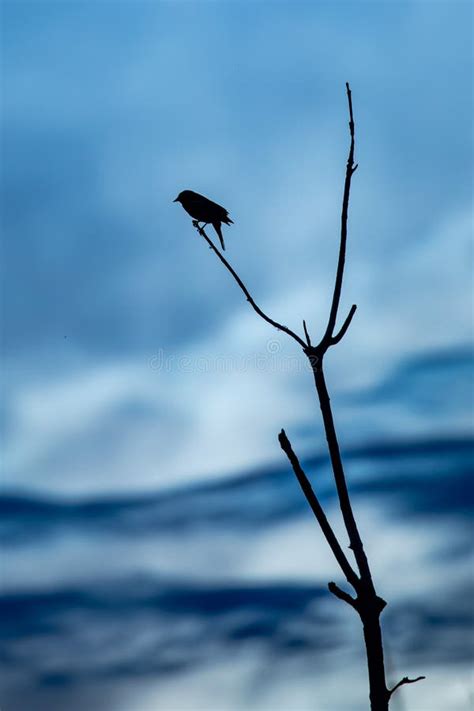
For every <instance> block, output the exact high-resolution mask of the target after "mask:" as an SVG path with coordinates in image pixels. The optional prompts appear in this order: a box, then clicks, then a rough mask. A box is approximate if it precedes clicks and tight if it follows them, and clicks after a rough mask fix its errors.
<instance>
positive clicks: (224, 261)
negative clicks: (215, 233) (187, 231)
mask: <svg viewBox="0 0 474 711" xmlns="http://www.w3.org/2000/svg"><path fill="white" fill-rule="evenodd" d="M195 227H196V229H197V231H198V232H199V234H200V235H201V237H204V239H205V240H206V242H207V243H208V245H209V247H210V248H211V249H212V250H213V251H214V252H215V253H216V254H217V256H218V257H219V259H220V260H221V262H222V264H223V265H224V266H225V268H226V269H227V271H229V272H230V273H231V274H232V276H233V277H234V279H235V281H236V282H237V284H238V285H239V286H240V288H241V289H242V291H243V292H244V294H245V296H246V297H247V301H248V302H249V304H250V306H251V307H252V308H253V310H254V311H256V312H257V313H258V315H259V316H261V317H262V318H263V319H264V320H265V321H266V322H267V323H269V324H271V325H272V326H273V327H274V328H276V329H278V330H279V331H284V332H285V333H287V334H288V335H289V336H291V338H293V339H294V340H295V341H296V342H297V343H299V344H300V346H302V347H303V348H306V345H307V344H306V343H305V342H304V341H303V339H302V338H300V336H298V334H296V333H295V332H294V331H292V330H291V328H288V327H287V326H283V324H281V323H278V321H274V320H273V319H272V318H270V316H267V314H266V313H264V312H263V311H262V309H261V308H260V307H259V306H257V304H256V303H255V301H254V300H253V298H252V296H251V294H250V292H249V290H248V289H247V287H246V286H245V284H244V282H243V281H242V279H241V278H240V277H239V275H238V274H237V272H236V271H235V269H233V268H232V267H231V265H230V264H229V262H228V261H227V259H226V258H225V257H223V256H222V254H221V253H220V252H219V250H218V249H217V247H216V246H215V245H214V243H213V242H212V240H211V239H210V238H209V237H208V236H207V234H206V233H205V232H204V228H203V227H199V225H198V224H196V225H195Z"/></svg>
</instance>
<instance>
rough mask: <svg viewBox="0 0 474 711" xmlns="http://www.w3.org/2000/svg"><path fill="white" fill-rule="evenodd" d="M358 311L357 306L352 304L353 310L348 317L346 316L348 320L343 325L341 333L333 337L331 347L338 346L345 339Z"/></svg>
mask: <svg viewBox="0 0 474 711" xmlns="http://www.w3.org/2000/svg"><path fill="white" fill-rule="evenodd" d="M356 311H357V305H356V304H352V306H351V310H350V311H349V313H348V315H347V316H346V320H345V321H344V323H343V324H342V326H341V329H340V331H339V333H337V334H336V335H335V336H333V338H331V345H332V346H334V345H336V343H339V341H341V340H342V339H343V338H344V336H345V334H346V331H347V329H348V328H349V326H350V325H351V321H352V318H353V316H354V314H355V312H356Z"/></svg>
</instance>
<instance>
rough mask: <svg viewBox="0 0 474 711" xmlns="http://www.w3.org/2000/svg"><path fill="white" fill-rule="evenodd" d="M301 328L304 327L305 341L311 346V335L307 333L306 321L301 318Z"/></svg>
mask: <svg viewBox="0 0 474 711" xmlns="http://www.w3.org/2000/svg"><path fill="white" fill-rule="evenodd" d="M303 328H304V335H305V336H306V343H307V345H308V346H311V345H312V344H311V336H310V335H309V333H308V329H307V327H306V321H305V320H304V319H303Z"/></svg>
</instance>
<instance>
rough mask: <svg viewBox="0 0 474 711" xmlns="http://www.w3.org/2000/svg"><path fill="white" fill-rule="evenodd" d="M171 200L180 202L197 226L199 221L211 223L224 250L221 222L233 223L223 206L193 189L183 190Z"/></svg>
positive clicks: (205, 223) (206, 223)
mask: <svg viewBox="0 0 474 711" xmlns="http://www.w3.org/2000/svg"><path fill="white" fill-rule="evenodd" d="M173 202H179V203H181V205H182V206H183V207H184V209H185V210H186V212H187V213H188V215H191V217H194V219H195V221H196V223H197V225H198V226H199V223H200V222H204V227H205V226H206V225H209V224H210V225H212V226H213V227H214V229H215V231H216V232H217V236H218V237H219V239H220V242H221V245H222V249H223V250H225V244H224V238H223V236H222V229H221V224H222V223H224V224H225V225H233V224H234V223H233V221H232V220H231V219H230V217H229V213H228V212H227V210H226V209H225V207H221V206H220V205H218V204H217V203H216V202H212V200H209V199H208V198H207V197H204V195H199V193H195V192H194V191H193V190H183V191H182V192H180V194H179V195H178V197H177V198H176V200H173Z"/></svg>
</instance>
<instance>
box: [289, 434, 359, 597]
mask: <svg viewBox="0 0 474 711" xmlns="http://www.w3.org/2000/svg"><path fill="white" fill-rule="evenodd" d="M278 441H279V442H280V446H281V448H282V450H283V451H284V452H285V454H286V456H287V457H288V459H289V461H290V464H291V466H292V467H293V471H294V473H295V476H296V478H297V479H298V482H299V484H300V486H301V489H302V490H303V494H304V495H305V497H306V500H307V502H308V504H309V505H310V507H311V510H312V512H313V513H314V515H315V517H316V519H317V521H318V523H319V526H320V528H321V530H322V532H323V534H324V537H325V538H326V541H327V542H328V544H329V547H330V548H331V550H332V552H333V553H334V557H335V558H336V560H337V562H338V563H339V565H340V567H341V570H342V572H343V573H344V575H345V576H346V580H347V582H348V583H350V584H351V585H352V586H353V587H354V589H357V586H358V583H359V578H358V577H357V574H356V573H355V571H354V570H353V568H352V566H351V564H350V563H349V561H348V559H347V558H346V555H345V553H344V551H343V550H342V548H341V546H340V544H339V541H338V540H337V538H336V536H335V534H334V531H333V530H332V528H331V524H330V523H329V521H328V520H327V518H326V514H325V513H324V511H323V509H322V506H321V504H320V503H319V500H318V497H317V496H316V494H315V493H314V491H313V488H312V486H311V484H310V481H309V479H308V477H307V476H306V474H305V473H304V471H303V469H302V467H301V464H300V463H299V460H298V457H297V456H296V454H295V453H294V451H293V448H292V446H291V443H290V440H289V439H288V437H287V436H286V432H285V430H282V431H281V432H280V434H279V435H278Z"/></svg>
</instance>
